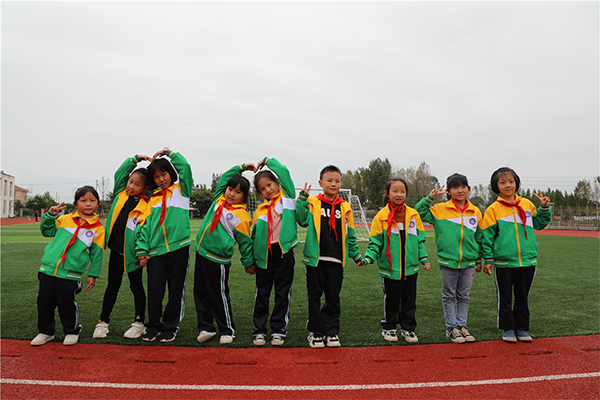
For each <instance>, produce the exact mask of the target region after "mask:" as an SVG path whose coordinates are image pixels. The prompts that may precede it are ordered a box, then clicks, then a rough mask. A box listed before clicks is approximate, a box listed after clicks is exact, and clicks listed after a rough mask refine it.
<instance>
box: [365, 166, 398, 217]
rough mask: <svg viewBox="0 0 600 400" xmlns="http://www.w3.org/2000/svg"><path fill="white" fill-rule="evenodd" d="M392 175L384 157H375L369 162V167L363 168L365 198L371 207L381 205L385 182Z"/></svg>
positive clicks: (390, 167)
mask: <svg viewBox="0 0 600 400" xmlns="http://www.w3.org/2000/svg"><path fill="white" fill-rule="evenodd" d="M391 176H392V165H391V164H390V161H389V160H388V159H387V158H386V159H384V160H382V159H381V158H376V159H374V160H371V162H369V167H368V168H367V169H365V170H364V173H363V177H364V182H365V185H366V200H367V203H368V204H369V206H370V207H371V208H375V207H377V206H381V205H383V204H382V201H383V193H384V189H385V183H386V182H387V180H388V179H390V177H391Z"/></svg>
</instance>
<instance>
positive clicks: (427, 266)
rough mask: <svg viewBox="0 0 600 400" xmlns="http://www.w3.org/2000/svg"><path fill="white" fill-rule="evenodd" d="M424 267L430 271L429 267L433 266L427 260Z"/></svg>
mask: <svg viewBox="0 0 600 400" xmlns="http://www.w3.org/2000/svg"><path fill="white" fill-rule="evenodd" d="M423 268H425V271H429V269H430V268H431V264H429V263H428V262H426V263H425V264H423Z"/></svg>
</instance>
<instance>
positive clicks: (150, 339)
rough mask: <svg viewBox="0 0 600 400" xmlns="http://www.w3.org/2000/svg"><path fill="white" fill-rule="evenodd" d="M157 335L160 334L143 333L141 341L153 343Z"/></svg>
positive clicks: (155, 332)
mask: <svg viewBox="0 0 600 400" xmlns="http://www.w3.org/2000/svg"><path fill="white" fill-rule="evenodd" d="M159 335H160V332H157V331H146V333H144V337H143V339H144V341H145V342H153V341H154V340H155V339H156V338H157V337H158V336H159Z"/></svg>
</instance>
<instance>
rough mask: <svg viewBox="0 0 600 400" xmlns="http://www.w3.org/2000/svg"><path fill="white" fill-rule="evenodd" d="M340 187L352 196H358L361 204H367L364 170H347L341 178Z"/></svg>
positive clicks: (361, 168)
mask: <svg viewBox="0 0 600 400" xmlns="http://www.w3.org/2000/svg"><path fill="white" fill-rule="evenodd" d="M342 187H343V188H344V189H350V190H352V194H353V195H356V196H358V198H359V199H360V202H361V204H365V203H366V202H367V185H366V184H365V169H364V168H363V167H360V168H357V169H356V171H351V170H348V171H346V173H345V174H344V175H343V176H342Z"/></svg>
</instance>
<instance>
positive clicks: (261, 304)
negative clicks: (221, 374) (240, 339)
mask: <svg viewBox="0 0 600 400" xmlns="http://www.w3.org/2000/svg"><path fill="white" fill-rule="evenodd" d="M264 166H266V167H268V168H269V169H270V171H269V170H265V171H261V172H259V173H257V174H256V175H255V176H254V186H255V187H256V190H257V191H258V192H259V193H260V194H261V195H263V197H264V198H265V201H264V202H263V203H262V204H261V205H259V206H258V208H257V210H256V212H255V213H254V227H253V230H252V242H253V248H254V259H255V260H256V265H257V266H258V268H256V296H255V298H254V315H253V317H254V331H253V332H252V334H253V335H254V341H253V342H254V344H255V345H256V346H262V345H264V344H265V343H266V336H267V319H268V318H269V298H270V297H271V289H272V287H273V285H275V306H274V307H273V313H272V314H271V324H270V325H271V335H272V340H271V344H272V345H274V346H281V345H283V342H284V340H285V337H286V335H287V325H288V321H289V317H290V296H291V293H292V281H293V280H294V266H295V264H296V259H295V257H294V247H295V246H297V245H298V244H299V243H300V242H299V241H298V237H297V235H298V232H297V227H296V190H295V188H294V182H293V181H292V177H291V176H290V172H289V171H288V169H287V168H286V167H285V166H284V165H282V164H281V163H280V162H279V161H277V160H276V159H274V158H267V157H265V158H264V159H262V160H260V161H259V162H258V164H257V169H259V170H260V169H261V168H262V167H264ZM271 171H272V172H271ZM274 173H275V174H277V176H275V174H274ZM278 177H279V178H278ZM280 182H281V183H280Z"/></svg>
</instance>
